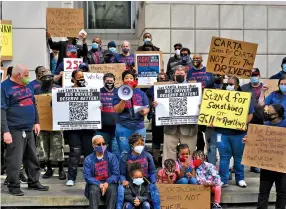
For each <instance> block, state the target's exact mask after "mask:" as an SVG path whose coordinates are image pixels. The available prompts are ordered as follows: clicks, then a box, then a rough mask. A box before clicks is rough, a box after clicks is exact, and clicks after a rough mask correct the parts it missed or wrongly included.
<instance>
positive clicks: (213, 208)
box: [212, 203, 222, 209]
mask: <svg viewBox="0 0 286 209" xmlns="http://www.w3.org/2000/svg"><path fill="white" fill-rule="evenodd" d="M221 208H222V207H221V206H220V204H218V203H214V204H213V207H212V209H221Z"/></svg>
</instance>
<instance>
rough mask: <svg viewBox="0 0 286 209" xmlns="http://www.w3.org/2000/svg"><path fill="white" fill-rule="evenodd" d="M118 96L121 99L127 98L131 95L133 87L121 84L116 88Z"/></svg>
mask: <svg viewBox="0 0 286 209" xmlns="http://www.w3.org/2000/svg"><path fill="white" fill-rule="evenodd" d="M118 96H119V98H120V99H122V100H129V99H131V97H132V96H133V89H132V88H131V87H130V86H129V85H122V86H120V87H119V89H118Z"/></svg>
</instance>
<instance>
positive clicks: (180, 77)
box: [176, 75, 185, 83]
mask: <svg viewBox="0 0 286 209" xmlns="http://www.w3.org/2000/svg"><path fill="white" fill-rule="evenodd" d="M176 81H177V82H178V83H183V82H184V81H185V76H184V75H176Z"/></svg>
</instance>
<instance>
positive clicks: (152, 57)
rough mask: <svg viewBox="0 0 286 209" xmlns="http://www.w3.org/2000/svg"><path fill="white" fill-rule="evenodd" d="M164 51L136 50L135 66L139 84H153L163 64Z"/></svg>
mask: <svg viewBox="0 0 286 209" xmlns="http://www.w3.org/2000/svg"><path fill="white" fill-rule="evenodd" d="M161 59H162V52H160V51H156V52H150V51H148V53H147V52H135V68H136V70H137V72H138V84H139V85H153V83H154V82H156V81H157V76H158V73H159V72H160V70H161V66H162V61H161Z"/></svg>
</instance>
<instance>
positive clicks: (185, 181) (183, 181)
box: [176, 177, 198, 184]
mask: <svg viewBox="0 0 286 209" xmlns="http://www.w3.org/2000/svg"><path fill="white" fill-rule="evenodd" d="M197 183H198V182H197V180H196V178H194V177H192V178H189V179H188V178H186V177H183V178H180V179H179V180H178V181H177V182H176V184H197Z"/></svg>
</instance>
